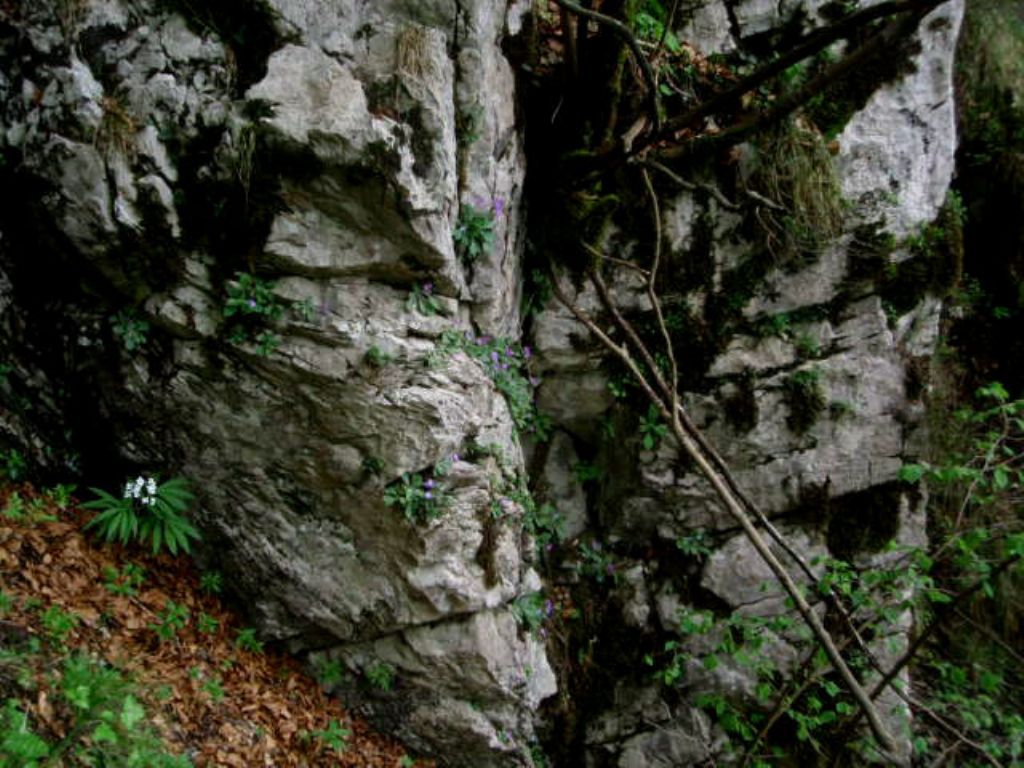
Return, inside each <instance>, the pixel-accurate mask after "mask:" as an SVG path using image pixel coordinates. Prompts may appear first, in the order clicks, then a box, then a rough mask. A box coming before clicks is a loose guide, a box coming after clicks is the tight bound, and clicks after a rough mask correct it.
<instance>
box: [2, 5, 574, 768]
mask: <svg viewBox="0 0 1024 768" xmlns="http://www.w3.org/2000/svg"><path fill="white" fill-rule="evenodd" d="M199 5H201V6H202V5H205V4H199ZM507 5H508V7H507V8H506V4H505V3H501V4H495V3H490V2H483V1H481V2H459V3H456V2H453V1H451V0H439V1H438V2H428V3H424V2H401V1H399V2H373V3H362V2H286V1H282V2H276V1H275V2H266V3H263V2H260V3H227V4H223V5H221V4H214V5H210V6H209V9H208V10H205V9H200V10H196V7H195V6H194V4H191V3H181V4H176V3H173V2H156V1H155V0H154V1H152V2H146V1H143V2H131V3H129V2H120V1H119V0H95V1H91V0H90V1H85V2H78V1H77V0H68V1H67V2H60V3H45V4H23V5H21V6H20V7H18V6H15V7H14V8H11V7H10V6H5V7H4V9H3V10H2V11H0V13H2V16H3V24H4V27H5V31H4V35H3V41H4V42H3V43H2V49H0V59H2V66H0V72H2V75H0V97H2V103H3V117H2V131H0V135H2V139H0V143H2V147H3V151H4V154H3V156H4V159H5V168H4V173H5V177H6V179H5V188H8V189H11V188H19V187H20V189H21V190H22V191H23V192H22V199H21V200H19V201H18V202H16V203H15V204H14V205H13V206H12V207H11V208H10V209H9V210H8V211H6V212H5V215H4V217H3V219H4V220H3V225H2V227H3V229H2V231H3V240H2V244H3V249H4V250H3V255H2V269H3V275H4V282H3V287H4V291H3V295H4V302H5V303H4V305H3V306H4V309H5V310H6V311H5V313H4V325H5V331H6V333H5V334H4V339H3V342H2V345H3V351H4V355H5V360H9V361H11V367H10V369H9V370H8V374H9V376H8V379H9V381H8V382H7V384H6V394H9V395H11V396H12V401H9V402H10V405H11V406H13V407H6V406H5V409H4V419H3V422H2V427H3V432H4V435H5V438H6V439H7V440H8V441H10V442H11V444H17V445H20V446H21V447H22V449H23V450H26V451H30V452H31V453H32V454H34V455H33V457H32V458H33V459H34V460H35V462H36V463H37V464H43V465H47V464H49V465H50V467H51V469H52V471H54V472H59V471H60V470H61V468H60V466H59V465H60V463H61V462H66V461H69V460H71V463H72V464H74V465H75V466H76V467H77V468H81V469H84V470H85V471H86V473H87V474H88V475H89V476H90V478H91V482H92V483H95V482H96V479H95V478H96V474H97V473H102V472H104V471H107V470H109V469H110V468H111V467H115V468H116V470H119V471H123V470H125V469H126V468H133V469H134V468H138V469H146V470H152V471H160V472H163V473H165V474H180V475H183V476H185V477H187V478H188V479H189V480H191V482H192V483H193V485H194V486H195V487H196V489H197V490H198V492H199V494H200V497H201V506H200V508H199V510H198V512H197V517H198V520H199V522H200V523H201V525H202V528H203V530H204V533H205V537H206V540H207V543H208V544H209V546H208V548H207V553H206V556H207V557H208V558H209V559H210V561H211V562H212V563H214V564H216V565H217V566H218V567H221V568H223V569H224V570H225V571H226V572H227V573H229V574H230V576H231V581H232V583H233V585H234V588H235V591H236V594H238V595H239V596H241V597H244V598H245V599H246V601H247V603H248V605H249V606H250V608H251V610H252V612H253V614H254V617H255V618H256V619H257V620H258V624H259V627H260V630H261V632H262V634H263V635H264V636H265V637H266V638H267V639H270V640H277V641H282V642H286V643H287V644H288V645H289V647H291V648H292V649H293V650H295V651H296V652H300V651H309V650H312V649H315V650H318V651H320V652H329V653H330V654H331V655H332V656H336V657H339V658H342V659H344V661H345V663H346V664H347V665H348V666H349V668H350V669H351V672H352V675H353V677H352V678H351V679H353V680H356V681H359V684H358V685H354V686H352V688H353V690H352V691H350V693H351V694H352V695H353V696H358V697H361V698H362V699H365V700H366V704H365V710H366V711H367V713H368V714H369V715H370V716H373V717H376V718H377V720H378V722H384V723H387V724H390V725H392V726H393V727H394V730H395V731H396V732H397V733H398V734H399V735H400V736H402V737H404V738H406V739H407V740H408V741H409V742H410V743H411V744H412V746H414V747H416V748H419V749H422V750H424V751H427V752H430V753H433V754H439V755H442V756H447V757H449V758H450V759H451V762H452V764H460V765H473V766H479V765H485V764H487V765H505V764H507V765H520V764H524V763H526V762H527V761H528V758H527V757H525V754H526V753H527V748H528V745H529V743H530V742H531V741H532V740H533V738H534V737H533V723H532V713H533V711H534V710H535V709H536V708H537V706H538V704H539V702H540V701H541V700H542V699H543V698H545V697H546V696H549V695H550V694H552V693H553V692H554V690H555V689H554V678H553V675H552V673H551V670H550V668H549V666H548V663H547V660H546V657H545V652H544V648H543V647H542V646H541V645H540V644H538V643H537V642H536V641H535V640H534V639H533V638H532V637H531V636H529V635H524V634H522V633H520V632H519V631H518V629H517V624H516V622H515V620H514V619H513V617H512V614H511V612H510V603H511V601H512V600H513V599H514V598H516V597H518V596H519V595H521V594H522V593H524V592H526V591H531V590H534V589H536V588H537V586H538V584H539V583H538V581H537V577H536V574H535V573H534V572H533V570H532V569H531V566H530V558H531V557H532V552H531V549H530V548H529V547H528V546H527V545H526V542H525V541H524V540H523V537H522V534H521V530H520V524H519V522H518V516H517V514H512V515H510V516H509V517H508V519H507V520H504V521H498V522H495V521H492V520H491V501H492V496H493V492H492V486H493V485H495V484H496V483H497V484H500V483H503V482H505V481H506V480H511V479H513V478H515V476H516V475H521V474H522V458H521V452H520V448H519V445H518V441H517V440H516V438H515V436H514V423H513V420H512V418H511V417H510V414H509V410H508V408H507V406H506V404H505V400H504V398H503V397H502V396H501V395H500V394H499V393H498V392H497V390H496V389H495V388H494V386H493V385H492V382H491V379H490V378H489V377H488V376H487V375H486V373H485V372H484V369H483V368H482V367H481V366H480V365H479V364H478V363H477V362H475V361H473V360H471V359H470V358H469V357H467V356H466V355H465V354H463V353H461V352H457V351H455V352H452V353H451V354H449V355H447V356H442V357H440V358H438V356H437V355H436V354H435V353H436V341H437V340H438V338H439V337H440V336H441V334H442V333H443V332H444V331H446V330H450V329H453V328H459V329H460V330H459V333H460V334H461V333H462V332H463V331H464V330H467V329H469V328H470V327H473V328H474V329H475V330H476V331H477V332H479V333H487V334H492V335H499V336H500V335H514V334H515V333H516V332H517V329H518V326H519V320H518V314H517V312H518V282H519V269H520V267H519V264H520V259H519V256H520V251H521V247H520V242H521V239H522V237H523V226H522V220H521V217H520V213H519V211H520V206H519V205H518V200H519V197H520V195H521V188H522V184H523V175H524V157H523V150H522V142H521V138H520V134H519V132H518V131H517V130H516V126H515V115H514V99H513V98H512V96H511V94H512V93H513V74H512V70H511V68H510V66H509V64H508V62H507V61H506V60H505V58H504V56H503V54H502V53H501V50H500V47H499V43H500V41H501V39H502V37H503V35H505V34H506V25H507V24H512V25H516V24H518V19H519V15H520V14H521V12H522V7H521V6H522V4H521V3H520V4H517V3H509V4H507ZM470 121H471V122H472V125H471V129H472V132H473V136H472V141H469V140H467V138H466V136H464V135H462V134H460V131H465V130H468V128H464V127H462V126H463V125H464V124H465V123H467V122H470ZM460 204H461V205H471V206H474V207H475V208H476V209H490V210H492V211H495V212H496V213H498V214H500V215H498V216H496V217H495V233H494V240H495V247H494V248H493V249H492V251H491V252H489V253H488V254H486V255H484V256H483V257H482V258H481V259H479V260H478V261H477V262H476V263H475V264H473V265H472V266H464V265H463V263H462V261H461V260H460V259H459V258H457V256H456V253H455V250H454V244H453V240H452V234H451V233H452V229H453V227H454V226H455V224H456V223H457V220H458V217H459V208H460ZM241 273H258V274H259V275H260V279H262V280H266V281H270V280H273V281H274V283H275V285H274V289H273V290H274V292H275V293H274V295H275V296H276V298H272V299H266V301H267V302H268V304H267V305H266V308H267V309H268V311H270V312H272V313H274V314H275V315H276V314H281V315H283V316H282V317H281V318H280V319H279V320H277V322H276V323H268V324H266V326H265V327H264V326H261V325H259V323H258V322H257V324H256V325H255V326H253V325H251V324H250V325H249V326H245V325H243V326H241V331H238V332H239V333H241V335H240V336H236V337H232V336H231V334H232V333H233V331H232V330H231V325H232V322H233V320H232V319H231V318H228V317H227V316H225V312H224V309H225V307H226V305H227V302H228V300H229V298H230V296H231V290H232V288H233V287H234V288H235V289H238V290H241V288H240V286H239V280H241V279H244V278H242V277H240V274H241ZM427 283H431V284H432V286H430V287H425V285H426V284H427ZM414 286H418V287H419V289H420V290H421V291H422V290H425V291H426V294H428V295H429V298H430V299H431V301H432V303H431V309H430V310H428V313H427V314H423V313H420V312H417V311H416V310H415V308H414V307H413V306H412V305H411V304H409V297H410V292H411V291H413V289H414ZM240 295H241V294H240ZM244 295H245V296H246V297H248V300H249V301H250V302H251V304H252V306H253V307H255V306H256V300H255V299H253V298H252V296H253V295H255V294H252V293H245V294H244ZM264 298H265V297H264ZM264 298H260V301H264ZM121 312H129V313H131V314H124V315H120V316H119V315H118V313H121ZM243 316H244V315H243ZM118 317H121V320H118V319H116V318H118ZM125 318H128V319H125ZM256 319H257V320H258V318H256ZM128 322H135V323H146V324H148V332H147V333H143V335H144V336H145V337H146V338H145V343H143V344H140V345H138V346H137V347H135V348H126V347H129V346H131V345H127V344H125V340H126V338H127V337H126V336H124V335H123V333H122V332H123V331H124V330H125V325H124V323H128ZM119 323H120V324H119ZM264 332H266V333H270V334H271V335H269V336H264V337H262V342H261V341H260V333H264ZM232 338H234V340H232ZM261 343H264V344H266V345H267V346H265V347H264V348H263V349H261V348H260V345H261ZM44 377H46V378H47V379H48V380H49V381H52V382H53V383H52V386H46V385H45V384H44V382H43V378H44ZM70 381H74V382H75V383H74V385H73V389H74V390H75V392H74V394H72V395H69V397H71V398H72V399H73V402H70V401H68V402H57V401H56V400H59V398H57V397H56V395H55V394H54V393H56V392H57V391H58V388H59V387H60V385H61V384H62V383H63V384H65V387H66V389H68V390H70V389H72V386H71V385H67V384H66V383H67V382H70ZM17 393H24V395H23V398H25V399H26V401H25V402H21V403H15V402H13V400H14V399H16V397H15V396H16V394H17ZM46 393H49V395H47V394H46ZM48 396H52V397H54V399H55V402H52V403H51V402H46V401H45V398H46V397H48ZM28 398H31V400H32V402H29V401H28ZM65 410H70V411H72V412H73V415H72V416H70V417H69V418H68V421H67V422H66V423H67V425H68V429H67V430H64V431H65V432H66V431H68V430H70V433H69V434H62V431H61V430H60V429H58V425H59V424H60V423H61V421H62V417H63V415H64V414H63V413H62V412H63V411H65ZM30 436H35V437H36V438H37V439H36V442H35V444H34V446H33V443H32V440H31V439H30ZM19 438H20V440H19ZM107 441H110V442H109V443H107V445H108V446H109V448H108V449H107V450H109V453H107V454H106V455H103V451H104V448H103V447H102V445H103V444H104V443H106V442H107ZM46 445H51V446H63V447H64V449H65V450H63V451H61V450H56V451H55V450H53V449H51V448H47V449H46V450H44V446H46ZM474 445H488V446H490V450H491V453H492V455H483V454H481V455H479V456H477V455H475V454H474V453H473V450H472V446H474ZM30 446H31V447H32V448H34V449H30ZM495 447H497V450H495ZM74 450H77V451H79V453H80V454H81V455H80V456H79V457H77V458H76V457H75V456H73V453H72V452H73V451H74ZM457 455H458V457H457V458H455V459H454V460H453V457H454V456H457ZM494 455H500V456H501V458H502V461H501V462H500V464H499V462H498V461H497V460H496V459H495V458H494V457H493V456H494ZM446 462H447V463H448V464H450V465H451V469H450V472H449V473H448V474H447V475H446V476H445V477H444V479H441V477H440V474H441V473H440V471H438V481H437V482H438V491H437V493H439V494H440V493H441V492H442V490H443V492H444V493H445V494H446V495H447V496H448V497H449V499H450V503H449V506H448V507H447V509H446V513H445V515H444V516H443V517H442V518H441V519H439V520H434V521H432V522H427V523H419V524H417V523H413V522H410V521H407V520H406V519H405V518H404V517H403V513H402V510H401V508H400V507H396V506H392V507H388V506H386V505H385V504H384V503H383V491H384V488H385V486H386V485H388V484H390V483H392V482H394V481H399V482H400V480H399V479H400V478H401V477H402V476H403V475H410V476H411V475H413V474H415V473H420V474H421V475H423V476H428V475H429V473H431V472H432V471H433V470H434V469H435V468H438V467H439V465H443V464H444V463H446ZM110 477H111V481H112V482H114V480H113V477H114V474H113V472H112V471H111V473H110ZM382 665H389V666H390V668H391V670H392V671H393V676H394V682H393V685H392V686H390V690H389V691H380V690H377V689H375V688H373V686H372V685H368V684H367V678H366V674H365V673H366V671H367V670H368V669H369V668H371V667H381V666H382Z"/></svg>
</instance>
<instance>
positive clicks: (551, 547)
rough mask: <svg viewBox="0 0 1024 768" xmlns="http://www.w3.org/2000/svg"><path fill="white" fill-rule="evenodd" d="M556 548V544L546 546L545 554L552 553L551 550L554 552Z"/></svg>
mask: <svg viewBox="0 0 1024 768" xmlns="http://www.w3.org/2000/svg"><path fill="white" fill-rule="evenodd" d="M554 548H555V545H554V544H548V545H546V546H545V547H544V551H545V552H550V551H551V550H553V549H554Z"/></svg>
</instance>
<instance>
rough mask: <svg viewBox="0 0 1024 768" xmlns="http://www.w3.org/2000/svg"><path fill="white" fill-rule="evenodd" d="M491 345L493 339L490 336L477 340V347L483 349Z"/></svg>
mask: <svg viewBox="0 0 1024 768" xmlns="http://www.w3.org/2000/svg"><path fill="white" fill-rule="evenodd" d="M490 343H491V337H490V336H481V337H480V338H478V339H477V340H476V345H477V346H478V347H483V346H485V345H487V344H490Z"/></svg>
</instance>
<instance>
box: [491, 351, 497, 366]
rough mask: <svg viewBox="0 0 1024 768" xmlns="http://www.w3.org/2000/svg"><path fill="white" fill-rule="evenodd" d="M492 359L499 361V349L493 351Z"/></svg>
mask: <svg viewBox="0 0 1024 768" xmlns="http://www.w3.org/2000/svg"><path fill="white" fill-rule="evenodd" d="M491 360H493V361H494V362H495V363H497V362H498V351H497V350H494V351H492V352H491Z"/></svg>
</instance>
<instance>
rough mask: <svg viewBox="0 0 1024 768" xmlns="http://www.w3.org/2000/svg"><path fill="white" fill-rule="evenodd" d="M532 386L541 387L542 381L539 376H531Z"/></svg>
mask: <svg viewBox="0 0 1024 768" xmlns="http://www.w3.org/2000/svg"><path fill="white" fill-rule="evenodd" d="M530 386H531V387H539V386H540V379H539V378H538V377H537V376H531V377H530Z"/></svg>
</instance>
